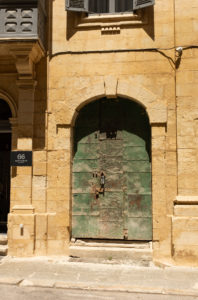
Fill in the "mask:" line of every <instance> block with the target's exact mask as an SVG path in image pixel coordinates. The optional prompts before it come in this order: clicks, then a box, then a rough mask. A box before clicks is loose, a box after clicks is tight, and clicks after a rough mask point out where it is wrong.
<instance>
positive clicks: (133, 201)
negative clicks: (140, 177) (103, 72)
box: [125, 194, 151, 218]
mask: <svg viewBox="0 0 198 300" xmlns="http://www.w3.org/2000/svg"><path fill="white" fill-rule="evenodd" d="M126 197H127V207H125V209H127V215H128V217H134V218H138V217H151V195H146V194H130V195H127V196H126Z"/></svg>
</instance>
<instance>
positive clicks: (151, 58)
mask: <svg viewBox="0 0 198 300" xmlns="http://www.w3.org/2000/svg"><path fill="white" fill-rule="evenodd" d="M197 6H198V4H197V2H196V1H195V0H190V1H188V4H187V2H186V1H184V0H167V1H164V0H157V1H156V4H155V6H154V8H152V7H150V8H147V9H144V10H143V11H141V12H138V14H137V15H133V16H130V17H129V16H127V15H123V16H116V17H115V16H109V17H105V18H104V17H102V16H100V17H97V16H92V17H86V15H84V14H79V13H77V12H76V13H74V12H65V1H62V0H55V1H53V2H52V3H51V5H49V10H48V20H49V26H48V29H49V32H48V38H49V44H48V46H49V56H48V57H47V58H43V59H41V60H40V62H37V65H36V69H35V71H36V78H34V81H36V83H35V84H33V83H32V85H31V88H30V82H29V83H28V86H29V88H27V84H26V88H24V82H23V83H21V84H19V83H18V84H17V85H16V83H15V86H16V87H17V90H18V93H17V94H16V93H15V89H13V90H12V88H11V87H9V85H8V83H7V81H6V80H4V82H3V81H2V82H0V89H1V88H2V89H5V90H6V92H7V93H9V94H10V95H11V96H12V97H13V98H14V99H15V101H16V103H17V104H18V115H17V116H18V119H17V122H18V124H19V125H18V126H17V127H14V128H13V130H14V135H13V137H14V136H15V142H14V144H15V146H14V147H15V148H14V149H20V150H21V149H26V150H28V149H32V150H33V167H32V168H28V167H25V168H16V169H14V168H13V169H12V181H11V184H12V188H11V193H12V196H11V213H10V215H9V224H8V225H9V231H8V235H9V253H10V254H12V255H17V256H21V255H22V256H31V255H67V254H68V253H69V244H70V238H71V230H72V228H71V205H72V199H71V191H72V181H71V168H72V147H73V136H72V134H73V126H74V124H75V119H76V117H77V115H78V112H79V110H80V109H81V108H82V107H83V106H84V105H85V104H86V103H89V102H91V101H93V100H95V99H99V98H101V97H108V98H110V97H117V96H120V97H126V98H128V99H131V100H132V101H137V102H139V103H141V104H142V105H143V106H144V107H145V109H146V110H147V112H148V116H149V120H150V124H151V127H152V201H153V260H154V261H155V262H160V263H165V264H166V263H169V264H180V265H197V261H198V260H197V253H198V252H197V248H198V232H197V228H198V217H197V210H198V209H197V207H198V206H197V205H198V200H197V199H198V193H197V172H198V171H197V170H198V165H197V154H196V152H197V151H196V149H197V141H196V139H197V128H196V126H197V115H196V114H197V112H196V108H197V104H196V102H197V93H198V90H197V76H198V75H197V74H198V73H197V70H196V69H197V63H198V49H197V48H195V47H191V46H192V45H194V46H195V45H197V41H196V36H197V31H198V26H197V19H198V15H197V14H198V10H197V9H196V8H197ZM178 46H189V47H184V50H183V53H182V56H180V54H179V53H178V52H177V51H175V49H176V48H177V47H178ZM120 49H128V50H130V51H128V52H127V51H123V52H122V51H120ZM104 50H105V51H106V52H103V51H104ZM134 50H136V51H134ZM90 51H91V53H90ZM71 52H75V54H72V53H71ZM19 63H20V61H19V60H18V65H17V64H16V66H17V72H18V73H20V72H22V71H21V70H22V69H20V68H19ZM20 66H22V64H21V65H20ZM17 72H16V70H15V72H13V73H14V74H15V75H14V76H15V77H16V76H17ZM26 73H27V72H26ZM20 74H21V73H20ZM10 80H11V79H10ZM12 80H13V82H14V80H15V81H16V78H12ZM12 86H13V85H12ZM33 86H34V91H33ZM21 89H22V90H23V92H22V91H21ZM24 90H25V92H24ZM24 99H25V101H26V104H25V105H26V109H27V110H26V111H25V110H24V109H25V108H24V106H20V103H22V102H23V100H24ZM28 101H30V103H29V102H28ZM32 101H34V106H31V103H32ZM19 102H20V103H19ZM30 107H32V108H30ZM24 112H25V114H26V113H28V114H29V116H28V117H27V118H26V119H25V118H24ZM32 112H33V114H32ZM29 120H31V121H29ZM28 124H29V125H31V124H32V127H31V126H30V127H27V126H26V127H24V125H28ZM23 128H29V130H30V131H29V132H23V130H22V129H23ZM32 128H33V131H32ZM26 130H27V129H26ZM13 139H14V138H13ZM31 147H32V148H31ZM20 224H23V226H24V232H23V234H21V231H20Z"/></svg>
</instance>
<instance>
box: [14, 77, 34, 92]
mask: <svg viewBox="0 0 198 300" xmlns="http://www.w3.org/2000/svg"><path fill="white" fill-rule="evenodd" d="M16 84H17V86H18V87H19V88H20V89H23V90H34V89H35V87H36V85H37V81H36V80H32V79H27V78H25V79H19V80H17V82H16Z"/></svg>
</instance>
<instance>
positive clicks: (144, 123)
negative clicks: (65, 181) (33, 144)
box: [72, 98, 152, 241]
mask: <svg viewBox="0 0 198 300" xmlns="http://www.w3.org/2000/svg"><path fill="white" fill-rule="evenodd" d="M72 236H73V237H74V238H83V239H86V238H92V239H114V240H123V239H124V240H137V241H149V240H152V196H151V128H150V124H149V119H148V116H147V113H146V111H145V109H144V108H143V107H142V106H141V105H139V104H138V103H136V102H133V101H131V100H128V99H123V98H117V99H106V98H103V99H100V100H97V101H94V102H92V103H90V104H88V105H86V106H85V107H83V108H82V109H81V111H80V113H79V116H78V118H77V120H76V124H75V128H74V159H73V202H72Z"/></svg>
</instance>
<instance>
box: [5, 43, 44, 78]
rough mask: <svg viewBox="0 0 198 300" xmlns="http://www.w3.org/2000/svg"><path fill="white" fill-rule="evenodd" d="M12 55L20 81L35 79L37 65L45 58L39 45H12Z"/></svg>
mask: <svg viewBox="0 0 198 300" xmlns="http://www.w3.org/2000/svg"><path fill="white" fill-rule="evenodd" d="M10 53H11V55H12V56H13V57H14V59H15V65H16V69H17V72H18V75H19V79H34V78H35V64H36V63H38V62H39V61H40V59H41V58H42V57H43V56H44V52H43V49H42V48H41V47H40V45H39V44H38V43H21V44H16V45H12V47H11V48H10Z"/></svg>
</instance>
